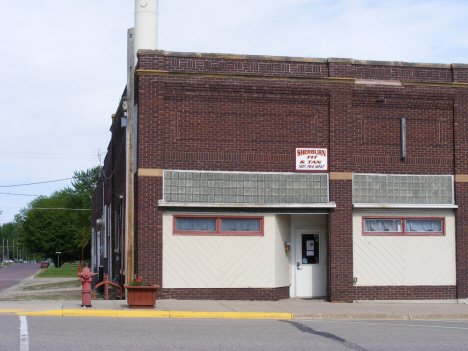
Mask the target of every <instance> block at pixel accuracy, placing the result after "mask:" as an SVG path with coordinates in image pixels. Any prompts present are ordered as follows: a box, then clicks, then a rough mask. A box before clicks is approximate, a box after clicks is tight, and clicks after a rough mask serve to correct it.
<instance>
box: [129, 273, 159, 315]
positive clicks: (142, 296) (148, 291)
mask: <svg viewBox="0 0 468 351" xmlns="http://www.w3.org/2000/svg"><path fill="white" fill-rule="evenodd" d="M124 288H125V289H127V303H128V306H129V307H130V308H154V305H156V290H158V289H160V288H161V287H160V286H159V285H150V284H148V283H147V282H145V281H143V280H142V279H141V278H137V279H136V280H133V281H131V282H130V283H129V284H128V285H127V284H124Z"/></svg>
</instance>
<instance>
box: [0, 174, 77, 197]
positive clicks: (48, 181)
mask: <svg viewBox="0 0 468 351" xmlns="http://www.w3.org/2000/svg"><path fill="white" fill-rule="evenodd" d="M70 179H75V177H72V178H63V179H57V180H46V181H45V182H36V183H25V184H14V185H0V188H10V187H14V186H25V185H36V184H44V183H54V182H62V181H64V180H70ZM31 196H39V195H31Z"/></svg>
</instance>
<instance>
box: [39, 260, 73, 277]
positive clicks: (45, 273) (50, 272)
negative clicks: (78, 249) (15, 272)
mask: <svg viewBox="0 0 468 351" xmlns="http://www.w3.org/2000/svg"><path fill="white" fill-rule="evenodd" d="M78 266H79V265H78V264H72V263H64V264H63V265H62V267H60V268H55V266H54V264H53V263H52V264H51V265H50V267H49V268H47V269H44V270H42V271H41V272H40V273H39V274H38V275H36V277H37V278H76V277H77V274H78Z"/></svg>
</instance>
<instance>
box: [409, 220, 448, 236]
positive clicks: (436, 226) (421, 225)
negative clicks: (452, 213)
mask: <svg viewBox="0 0 468 351" xmlns="http://www.w3.org/2000/svg"><path fill="white" fill-rule="evenodd" d="M405 231H407V232H412V233H425V232H428V233H429V232H436V233H441V232H442V220H441V219H407V220H405Z"/></svg>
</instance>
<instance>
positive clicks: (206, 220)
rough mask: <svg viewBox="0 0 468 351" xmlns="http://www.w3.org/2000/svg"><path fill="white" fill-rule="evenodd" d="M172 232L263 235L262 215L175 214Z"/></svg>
mask: <svg viewBox="0 0 468 351" xmlns="http://www.w3.org/2000/svg"><path fill="white" fill-rule="evenodd" d="M173 234H174V235H238V236H263V217H238V216H179V215H177V216H174V223H173Z"/></svg>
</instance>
